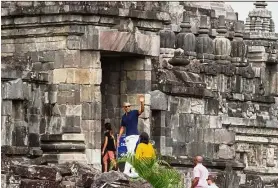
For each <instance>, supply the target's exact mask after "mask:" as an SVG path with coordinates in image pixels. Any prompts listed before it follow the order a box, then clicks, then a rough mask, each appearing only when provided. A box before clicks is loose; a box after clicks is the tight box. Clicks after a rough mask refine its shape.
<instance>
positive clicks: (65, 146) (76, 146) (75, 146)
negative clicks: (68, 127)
mask: <svg viewBox="0 0 278 188" xmlns="http://www.w3.org/2000/svg"><path fill="white" fill-rule="evenodd" d="M41 148H42V150H43V151H53V150H54V151H56V150H59V152H61V151H70V150H74V151H78V150H82V151H84V150H85V149H86V147H85V143H82V142H81V143H74V142H67V143H48V144H41Z"/></svg>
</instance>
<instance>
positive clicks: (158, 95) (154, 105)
mask: <svg viewBox="0 0 278 188" xmlns="http://www.w3.org/2000/svg"><path fill="white" fill-rule="evenodd" d="M167 107H168V97H167V95H166V94H164V93H162V92H161V91H159V90H155V91H151V110H167Z"/></svg>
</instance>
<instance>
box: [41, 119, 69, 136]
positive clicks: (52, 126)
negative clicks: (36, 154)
mask: <svg viewBox="0 0 278 188" xmlns="http://www.w3.org/2000/svg"><path fill="white" fill-rule="evenodd" d="M65 121H66V120H65V118H63V117H55V116H54V117H53V116H52V117H51V118H50V122H49V126H48V127H47V129H46V132H47V133H49V134H61V133H62V128H63V127H64V126H65Z"/></svg>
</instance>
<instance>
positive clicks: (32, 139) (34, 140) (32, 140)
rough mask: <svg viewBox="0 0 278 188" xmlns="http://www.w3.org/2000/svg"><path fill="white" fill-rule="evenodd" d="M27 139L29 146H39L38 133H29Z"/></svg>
mask: <svg viewBox="0 0 278 188" xmlns="http://www.w3.org/2000/svg"><path fill="white" fill-rule="evenodd" d="M28 140H29V147H39V146H40V136H39V134H36V133H29V135H28Z"/></svg>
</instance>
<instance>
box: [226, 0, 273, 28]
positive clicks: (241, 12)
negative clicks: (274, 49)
mask: <svg viewBox="0 0 278 188" xmlns="http://www.w3.org/2000/svg"><path fill="white" fill-rule="evenodd" d="M266 2H267V1H266ZM225 3H226V4H230V5H231V6H232V8H233V9H234V11H235V12H238V19H239V20H243V21H244V22H245V20H246V18H247V17H248V13H249V11H251V10H253V9H254V8H255V5H254V2H226V1H225ZM267 4H268V5H267V7H266V8H267V9H268V10H270V11H271V12H272V19H273V21H274V24H275V32H276V33H277V32H278V2H267Z"/></svg>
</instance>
